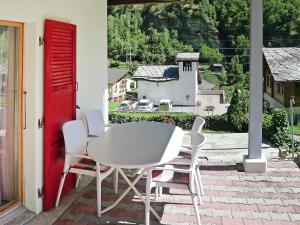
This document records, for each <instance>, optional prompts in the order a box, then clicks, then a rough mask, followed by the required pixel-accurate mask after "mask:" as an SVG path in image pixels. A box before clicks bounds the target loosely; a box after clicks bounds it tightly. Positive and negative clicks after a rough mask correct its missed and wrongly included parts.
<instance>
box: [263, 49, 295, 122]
mask: <svg viewBox="0 0 300 225" xmlns="http://www.w3.org/2000/svg"><path fill="white" fill-rule="evenodd" d="M263 52H264V100H265V101H266V103H267V104H268V105H269V107H271V108H282V109H285V110H286V111H287V112H288V113H289V112H290V110H289V108H290V98H291V96H295V102H296V105H295V122H298V123H300V48H264V49H263Z"/></svg>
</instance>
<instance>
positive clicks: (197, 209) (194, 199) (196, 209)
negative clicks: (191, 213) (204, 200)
mask: <svg viewBox="0 0 300 225" xmlns="http://www.w3.org/2000/svg"><path fill="white" fill-rule="evenodd" d="M191 196H192V201H193V205H194V210H195V215H196V219H197V224H198V225H201V220H200V212H199V208H198V204H197V200H196V196H195V194H193V193H191Z"/></svg>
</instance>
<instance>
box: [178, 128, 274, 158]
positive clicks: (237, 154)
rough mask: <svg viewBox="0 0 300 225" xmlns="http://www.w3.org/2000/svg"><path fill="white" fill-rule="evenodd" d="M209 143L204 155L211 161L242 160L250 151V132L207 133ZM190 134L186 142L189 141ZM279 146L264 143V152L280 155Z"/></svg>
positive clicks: (271, 155) (270, 156) (270, 154)
mask: <svg viewBox="0 0 300 225" xmlns="http://www.w3.org/2000/svg"><path fill="white" fill-rule="evenodd" d="M206 137H207V143H206V145H205V146H204V148H203V156H207V157H208V159H209V161H210V162H220V160H221V161H223V162H242V160H243V155H244V154H247V153H248V133H226V134H206ZM189 140H190V137H189V136H185V138H184V142H185V143H188V142H189ZM278 151H279V150H278V148H273V147H272V146H271V145H270V144H268V143H262V152H263V154H264V155H265V156H266V157H267V158H268V159H272V158H276V157H278Z"/></svg>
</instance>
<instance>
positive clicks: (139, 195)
mask: <svg viewBox="0 0 300 225" xmlns="http://www.w3.org/2000/svg"><path fill="white" fill-rule="evenodd" d="M147 170H148V169H143V171H142V173H141V174H139V175H138V176H137V177H136V178H135V179H134V181H133V182H131V180H129V178H128V177H127V176H126V174H125V173H124V171H123V170H122V169H120V168H118V171H119V173H120V174H121V176H122V177H123V178H124V179H125V181H126V182H127V184H128V185H129V187H128V188H127V189H126V190H125V191H124V193H123V194H122V195H121V196H120V197H119V198H118V199H117V200H116V201H115V202H114V203H113V204H112V205H111V206H109V207H107V208H106V209H104V210H102V211H101V213H106V212H108V211H109V210H111V209H113V208H114V207H115V206H116V205H117V204H119V202H120V201H121V200H122V199H123V198H124V197H125V196H126V194H127V193H128V192H129V191H130V190H131V189H132V190H133V191H134V192H135V194H136V195H137V196H138V197H139V198H140V199H141V200H142V202H143V203H144V204H146V200H145V198H144V197H143V196H142V195H141V193H140V192H139V191H138V190H137V189H136V187H135V186H134V185H135V184H136V183H137V182H138V181H139V180H140V179H141V178H142V176H143V175H144V173H145V172H146V171H147ZM149 196H150V194H149ZM149 210H150V212H151V213H152V214H153V215H154V216H155V217H156V219H157V220H158V221H160V220H161V218H160V216H159V215H158V214H157V212H155V210H154V209H153V208H152V207H151V206H150V204H149Z"/></svg>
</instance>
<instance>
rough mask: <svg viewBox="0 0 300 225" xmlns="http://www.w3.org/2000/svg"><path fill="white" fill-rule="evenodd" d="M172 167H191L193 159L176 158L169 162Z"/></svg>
mask: <svg viewBox="0 0 300 225" xmlns="http://www.w3.org/2000/svg"><path fill="white" fill-rule="evenodd" d="M169 164H171V165H177V166H190V165H191V159H185V158H179V157H178V158H175V159H173V160H172V161H171V162H169Z"/></svg>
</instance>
